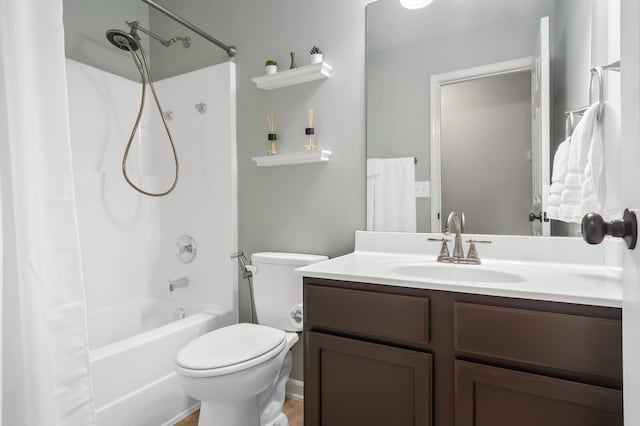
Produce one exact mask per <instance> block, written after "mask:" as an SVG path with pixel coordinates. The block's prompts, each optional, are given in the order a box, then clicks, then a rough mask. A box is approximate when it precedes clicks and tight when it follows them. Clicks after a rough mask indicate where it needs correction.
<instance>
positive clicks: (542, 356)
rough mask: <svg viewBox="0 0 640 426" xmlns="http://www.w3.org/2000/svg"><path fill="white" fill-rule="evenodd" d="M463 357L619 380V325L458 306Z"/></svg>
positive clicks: (584, 318)
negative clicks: (517, 363) (495, 359)
mask: <svg viewBox="0 0 640 426" xmlns="http://www.w3.org/2000/svg"><path fill="white" fill-rule="evenodd" d="M454 338H455V349H456V351H458V352H464V353H465V354H473V355H479V356H486V357H491V358H498V359H504V360H508V361H515V362H522V363H528V364H533V365H537V366H540V367H544V368H553V369H562V370H567V371H571V372H576V373H581V374H589V375H596V376H601V377H607V378H612V379H616V380H618V379H619V380H622V321H619V320H613V319H604V318H595V317H588V316H581V315H569V314H559V313H552V312H541V311H534V310H525V309H513V308H503V307H498V306H488V305H480V304H472V303H461V302H456V303H455V305H454Z"/></svg>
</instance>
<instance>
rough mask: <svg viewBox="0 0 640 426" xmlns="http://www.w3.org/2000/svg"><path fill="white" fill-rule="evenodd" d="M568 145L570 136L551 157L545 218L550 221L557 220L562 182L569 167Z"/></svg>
mask: <svg viewBox="0 0 640 426" xmlns="http://www.w3.org/2000/svg"><path fill="white" fill-rule="evenodd" d="M570 144H571V136H569V137H567V139H565V140H564V142H562V143H561V144H560V145H558V149H556V153H555V155H554V156H553V169H552V175H551V188H549V199H548V200H547V216H548V217H549V218H550V219H556V220H557V219H559V213H560V199H561V196H562V191H563V190H564V180H565V177H566V176H567V168H568V165H569V146H570Z"/></svg>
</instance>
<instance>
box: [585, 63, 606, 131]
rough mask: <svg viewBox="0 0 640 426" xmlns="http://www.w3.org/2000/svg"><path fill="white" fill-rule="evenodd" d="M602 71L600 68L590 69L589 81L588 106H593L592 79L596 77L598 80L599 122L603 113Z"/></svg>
mask: <svg viewBox="0 0 640 426" xmlns="http://www.w3.org/2000/svg"><path fill="white" fill-rule="evenodd" d="M602 74H603V69H602V67H601V66H599V65H598V66H595V67H593V68H591V79H590V80H589V105H593V102H594V100H593V77H594V76H595V77H597V80H598V114H597V118H598V120H600V119H601V118H602V114H603V113H604V106H605V102H604V84H603V79H602Z"/></svg>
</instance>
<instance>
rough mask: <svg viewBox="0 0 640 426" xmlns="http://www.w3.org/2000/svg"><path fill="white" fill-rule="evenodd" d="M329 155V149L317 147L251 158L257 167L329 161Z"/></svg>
mask: <svg viewBox="0 0 640 426" xmlns="http://www.w3.org/2000/svg"><path fill="white" fill-rule="evenodd" d="M329 157H331V151H327V150H326V149H319V150H317V151H305V152H287V153H285V154H276V155H265V156H263V157H253V158H252V160H253V161H255V162H256V164H257V165H258V167H270V166H286V165H289V164H306V163H321V162H324V161H329Z"/></svg>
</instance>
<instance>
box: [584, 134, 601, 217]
mask: <svg viewBox="0 0 640 426" xmlns="http://www.w3.org/2000/svg"><path fill="white" fill-rule="evenodd" d="M602 130H603V129H602V126H600V122H596V124H595V126H594V128H593V135H592V137H591V146H590V148H589V151H588V153H587V161H586V164H585V168H584V175H583V181H582V193H581V198H582V200H581V203H580V215H581V216H584V215H585V214H587V213H600V214H602V213H603V205H604V199H605V198H606V193H605V189H606V188H605V186H606V185H604V184H602V183H603V182H602V171H603V167H604V150H603V146H602Z"/></svg>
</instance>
